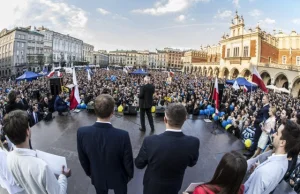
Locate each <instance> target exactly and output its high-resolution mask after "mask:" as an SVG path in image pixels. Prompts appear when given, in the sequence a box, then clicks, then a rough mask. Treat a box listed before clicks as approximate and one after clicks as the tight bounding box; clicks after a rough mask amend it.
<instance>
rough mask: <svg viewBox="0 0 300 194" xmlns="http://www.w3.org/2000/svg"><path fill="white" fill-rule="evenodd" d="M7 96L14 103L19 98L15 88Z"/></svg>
mask: <svg viewBox="0 0 300 194" xmlns="http://www.w3.org/2000/svg"><path fill="white" fill-rule="evenodd" d="M7 97H8V101H9V102H10V103H14V102H15V101H16V99H17V92H16V91H15V90H11V91H10V92H9V93H8V96H7Z"/></svg>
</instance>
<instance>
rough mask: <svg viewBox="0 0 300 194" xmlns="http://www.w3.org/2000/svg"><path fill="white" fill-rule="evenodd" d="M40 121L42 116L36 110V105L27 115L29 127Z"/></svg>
mask: <svg viewBox="0 0 300 194" xmlns="http://www.w3.org/2000/svg"><path fill="white" fill-rule="evenodd" d="M41 120H42V115H41V114H40V112H39V110H38V105H37V104H35V105H34V106H33V107H32V112H30V113H29V126H30V127H32V126H34V125H35V124H37V123H38V122H40V121H41Z"/></svg>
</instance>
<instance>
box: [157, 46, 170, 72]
mask: <svg viewBox="0 0 300 194" xmlns="http://www.w3.org/2000/svg"><path fill="white" fill-rule="evenodd" d="M156 51H157V55H158V60H157V68H164V69H165V68H166V67H167V64H168V61H167V58H168V53H167V52H166V51H165V50H156Z"/></svg>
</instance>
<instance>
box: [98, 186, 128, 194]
mask: <svg viewBox="0 0 300 194" xmlns="http://www.w3.org/2000/svg"><path fill="white" fill-rule="evenodd" d="M95 189H96V192H97V194H108V189H99V188H96V187H95ZM113 190H114V192H115V194H127V185H125V186H123V187H118V188H116V189H113Z"/></svg>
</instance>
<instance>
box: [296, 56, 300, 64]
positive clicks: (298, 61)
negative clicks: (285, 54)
mask: <svg viewBox="0 0 300 194" xmlns="http://www.w3.org/2000/svg"><path fill="white" fill-rule="evenodd" d="M296 65H300V56H297V57H296Z"/></svg>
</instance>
